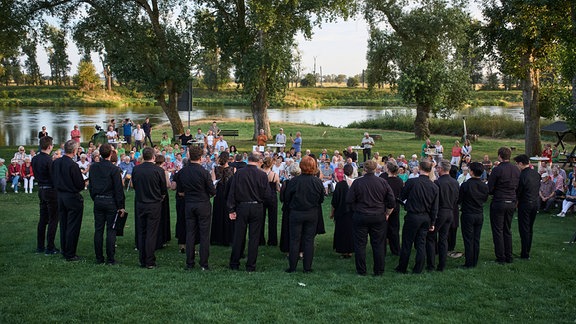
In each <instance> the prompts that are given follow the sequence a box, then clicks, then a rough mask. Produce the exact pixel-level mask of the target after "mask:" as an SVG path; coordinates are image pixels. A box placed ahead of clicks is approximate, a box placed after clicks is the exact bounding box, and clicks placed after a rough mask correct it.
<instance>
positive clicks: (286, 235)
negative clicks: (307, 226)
mask: <svg viewBox="0 0 576 324" xmlns="http://www.w3.org/2000/svg"><path fill="white" fill-rule="evenodd" d="M289 183H290V180H285V181H284V182H283V183H282V188H280V201H281V202H282V223H281V225H280V251H282V252H284V253H288V252H290V207H288V204H287V203H285V200H284V198H285V194H286V188H287V187H288V184H289Z"/></svg>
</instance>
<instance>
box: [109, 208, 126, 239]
mask: <svg viewBox="0 0 576 324" xmlns="http://www.w3.org/2000/svg"><path fill="white" fill-rule="evenodd" d="M127 218H128V213H127V212H124V215H122V216H121V215H120V212H116V217H115V218H114V224H113V225H112V228H113V229H115V230H116V236H124V226H126V219H127Z"/></svg>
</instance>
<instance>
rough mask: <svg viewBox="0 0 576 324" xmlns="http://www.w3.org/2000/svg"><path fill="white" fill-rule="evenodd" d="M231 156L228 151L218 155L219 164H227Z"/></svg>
mask: <svg viewBox="0 0 576 324" xmlns="http://www.w3.org/2000/svg"><path fill="white" fill-rule="evenodd" d="M229 158H230V153H228V152H226V151H224V152H222V153H220V155H218V164H220V165H225V164H226V163H227V162H228V159H229Z"/></svg>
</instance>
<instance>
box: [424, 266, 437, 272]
mask: <svg viewBox="0 0 576 324" xmlns="http://www.w3.org/2000/svg"><path fill="white" fill-rule="evenodd" d="M434 270H435V269H434V267H433V266H428V267H426V271H434Z"/></svg>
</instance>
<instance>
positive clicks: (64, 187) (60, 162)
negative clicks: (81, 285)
mask: <svg viewBox="0 0 576 324" xmlns="http://www.w3.org/2000/svg"><path fill="white" fill-rule="evenodd" d="M79 146H80V144H78V142H76V141H75V140H69V141H67V142H66V143H65V144H64V155H63V156H62V157H61V158H59V159H56V160H55V161H54V162H53V163H52V180H53V182H54V187H55V188H56V190H57V191H58V215H59V216H60V247H61V248H62V255H63V256H64V258H65V259H66V261H79V260H80V257H79V256H78V255H76V249H77V247H78V239H79V238H80V227H81V226H82V215H83V214H84V198H83V197H82V195H81V194H80V192H81V191H82V190H83V189H84V178H83V177H82V172H81V171H80V167H78V164H76V162H74V160H73V158H75V156H76V153H77V152H78V147H79Z"/></svg>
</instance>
